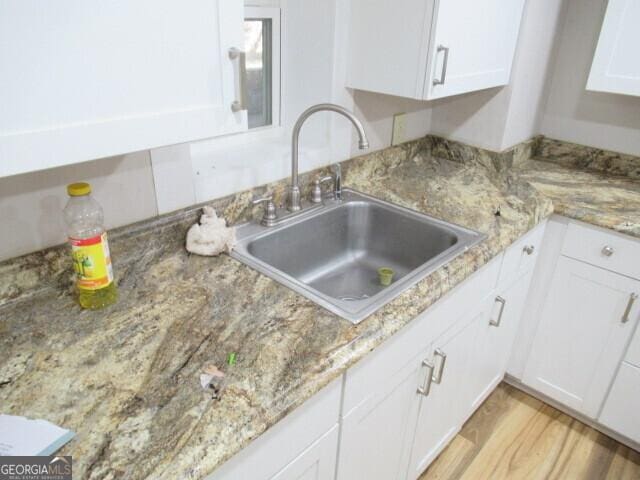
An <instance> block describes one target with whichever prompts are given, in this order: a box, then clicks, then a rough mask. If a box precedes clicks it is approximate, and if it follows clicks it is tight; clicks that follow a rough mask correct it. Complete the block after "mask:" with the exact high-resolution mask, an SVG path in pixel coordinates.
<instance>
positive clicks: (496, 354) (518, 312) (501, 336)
mask: <svg viewBox="0 0 640 480" xmlns="http://www.w3.org/2000/svg"><path fill="white" fill-rule="evenodd" d="M532 276H533V273H532V272H529V273H526V274H525V275H523V276H521V277H520V278H519V279H517V280H516V281H515V283H513V284H508V285H507V286H505V287H502V288H501V289H499V290H498V291H497V293H496V294H495V295H492V296H491V297H490V298H488V299H487V301H485V305H484V312H486V313H485V314H484V316H483V317H481V318H479V322H478V327H477V328H478V331H477V337H476V342H475V345H474V348H475V354H474V361H473V362H472V364H471V372H470V379H469V380H470V382H472V384H473V385H474V386H473V392H474V398H473V400H472V403H471V408H470V411H471V412H473V411H475V409H477V408H478V407H479V406H480V405H481V404H482V402H484V400H485V399H486V398H487V397H488V396H489V394H490V393H491V392H492V391H493V389H494V388H495V387H496V386H497V385H498V384H499V383H500V382H501V381H502V379H503V377H504V374H505V371H506V369H507V361H508V359H509V355H510V353H511V349H512V346H513V343H514V340H515V337H516V333H517V331H518V327H519V324H520V318H521V317H522V314H523V310H524V307H525V302H526V300H527V294H528V292H529V285H530V284H531V278H532Z"/></svg>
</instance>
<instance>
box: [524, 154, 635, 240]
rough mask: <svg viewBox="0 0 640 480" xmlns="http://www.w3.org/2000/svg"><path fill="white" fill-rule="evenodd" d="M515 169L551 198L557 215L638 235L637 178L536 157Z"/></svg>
mask: <svg viewBox="0 0 640 480" xmlns="http://www.w3.org/2000/svg"><path fill="white" fill-rule="evenodd" d="M516 172H517V173H518V176H519V178H520V179H521V180H523V181H526V182H528V183H529V184H531V185H533V186H534V187H535V188H536V190H538V191H540V192H541V193H543V194H544V195H545V196H546V197H548V198H550V199H551V201H552V202H553V207H554V211H555V213H557V214H558V215H563V216H565V217H569V218H573V219H575V220H580V221H583V222H586V223H590V224H592V225H596V226H599V227H604V228H609V229H611V230H615V231H616V232H619V233H623V234H626V235H631V236H634V237H639V238H640V179H634V178H629V177H623V176H616V175H607V174H605V173H599V172H593V171H586V170H579V169H576V168H572V167H568V166H563V165H558V164H556V163H551V162H549V161H537V160H529V161H526V162H524V163H523V164H521V165H519V166H518V168H517V169H516Z"/></svg>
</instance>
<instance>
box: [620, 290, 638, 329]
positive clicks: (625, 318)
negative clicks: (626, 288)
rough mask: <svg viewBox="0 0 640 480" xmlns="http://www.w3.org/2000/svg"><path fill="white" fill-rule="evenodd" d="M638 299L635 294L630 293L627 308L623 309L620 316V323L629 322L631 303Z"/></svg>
mask: <svg viewBox="0 0 640 480" xmlns="http://www.w3.org/2000/svg"><path fill="white" fill-rule="evenodd" d="M637 299H638V294H637V293H632V294H631V295H629V301H628V302H627V308H625V309H624V313H623V314H622V323H627V322H628V321H629V314H630V313H631V309H632V308H633V303H634V302H635V301H636V300H637Z"/></svg>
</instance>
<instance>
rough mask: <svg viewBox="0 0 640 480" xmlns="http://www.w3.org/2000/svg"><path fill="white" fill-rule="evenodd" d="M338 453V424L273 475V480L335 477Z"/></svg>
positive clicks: (321, 479) (308, 479) (329, 479)
mask: <svg viewBox="0 0 640 480" xmlns="http://www.w3.org/2000/svg"><path fill="white" fill-rule="evenodd" d="M337 454H338V426H337V425H336V426H335V427H333V428H332V429H331V430H329V431H328V432H327V433H326V434H325V435H323V436H322V437H321V438H320V439H318V440H317V441H316V442H315V443H314V444H313V445H311V446H310V447H309V448H307V449H306V450H305V451H304V452H302V453H301V454H300V455H299V456H298V457H297V458H296V459H295V460H293V461H292V462H291V463H290V464H289V465H287V466H286V467H284V468H283V469H282V470H280V471H279V472H278V473H276V474H275V475H274V476H273V477H271V480H331V479H333V478H335V473H336V456H337Z"/></svg>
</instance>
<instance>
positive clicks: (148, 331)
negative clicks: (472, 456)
mask: <svg viewBox="0 0 640 480" xmlns="http://www.w3.org/2000/svg"><path fill="white" fill-rule="evenodd" d="M532 148H533V147H532V145H531V144H527V145H523V146H522V147H521V148H519V149H515V150H513V151H510V152H508V154H499V155H498V156H496V155H493V154H490V153H487V152H484V151H471V149H466V150H465V148H462V147H459V146H455V145H454V144H451V143H450V142H446V141H443V140H441V139H437V138H433V137H428V138H426V139H423V140H421V141H417V142H412V143H409V144H405V145H403V146H400V147H394V148H390V149H387V150H385V151H383V152H377V153H373V154H370V155H367V156H363V157H359V158H357V159H354V160H351V161H349V162H345V164H344V167H343V173H344V183H345V185H346V186H349V187H351V188H354V189H356V190H360V191H363V192H365V193H369V194H371V195H375V196H378V197H380V198H383V199H385V200H388V201H391V202H395V203H398V204H401V205H403V206H406V207H409V208H413V209H416V210H420V211H423V212H426V213H429V214H431V215H433V216H435V217H438V218H442V219H444V220H448V221H452V222H455V223H458V224H461V225H463V226H466V227H469V228H472V229H476V230H478V231H481V232H483V233H486V234H487V235H488V236H487V239H486V240H485V241H483V242H482V243H481V244H479V245H477V246H476V247H474V248H472V249H471V250H469V251H468V252H466V253H464V254H463V255H461V256H459V257H458V258H457V259H455V260H454V261H452V262H451V263H449V264H448V265H446V266H444V267H442V268H441V269H439V270H438V271H436V272H434V273H433V274H431V275H430V276H428V277H427V278H425V279H424V280H423V281H421V282H420V283H418V284H417V285H416V286H414V287H413V288H411V289H409V290H407V291H406V292H405V293H403V294H402V295H400V296H399V297H398V298H396V299H395V300H394V301H392V302H391V303H389V304H387V305H386V306H385V307H383V308H381V309H380V310H379V311H378V312H376V313H375V314H373V315H371V316H370V317H368V318H367V319H365V320H364V321H363V322H362V323H360V324H359V325H357V326H353V325H351V324H350V323H349V322H347V321H345V320H342V319H340V318H338V317H336V316H334V315H333V314H331V313H329V312H327V311H326V310H324V309H322V308H320V307H318V306H316V305H315V304H314V303H313V302H311V301H309V300H307V299H305V298H303V297H301V296H299V295H297V294H296V293H294V292H293V291H291V290H289V289H287V288H285V287H283V286H281V285H279V284H278V283H276V282H275V281H272V280H270V279H268V278H267V277H265V276H263V275H261V274H259V273H257V272H255V271H253V270H251V269H250V268H248V267H246V266H245V265H243V264H241V263H239V262H237V261H235V260H233V259H232V258H230V257H229V256H227V255H223V256H220V257H217V258H207V257H198V256H193V255H189V254H187V253H186V251H185V250H184V248H183V244H184V236H185V233H186V230H187V228H188V226H189V225H190V224H192V223H193V222H194V221H195V220H196V218H197V215H198V212H197V210H196V209H190V210H187V211H184V212H178V213H176V214H172V215H170V216H166V217H162V218H159V219H156V220H153V221H150V222H146V223H141V224H137V225H133V226H130V227H126V228H123V229H119V230H115V231H113V232H111V248H112V254H113V257H114V260H115V269H116V274H117V281H118V287H119V293H120V299H119V302H118V303H117V305H115V306H113V307H110V308H109V309H106V310H103V311H98V312H91V311H82V310H81V309H80V308H79V307H78V306H77V305H76V304H75V302H74V300H73V297H72V295H71V294H70V292H71V280H70V274H69V260H68V258H67V255H68V254H67V252H66V249H65V248H64V247H56V248H52V249H48V250H45V251H42V252H38V253H36V254H31V255H27V256H24V257H20V258H17V259H13V260H10V261H7V262H4V263H0V351H1V352H2V355H1V356H0V411H1V412H3V413H9V414H15V415H26V416H29V417H32V418H45V419H47V420H50V421H52V422H54V423H56V424H59V425H62V426H64V427H66V428H70V429H72V430H74V431H76V432H77V436H76V437H75V439H74V440H72V441H71V442H70V443H69V444H68V445H67V446H65V447H64V448H63V449H62V451H61V453H62V454H67V455H73V457H74V473H75V474H76V478H83V479H85V478H92V479H98V478H100V479H108V478H109V479H110V478H128V479H142V478H153V479H156V478H193V479H196V478H198V479H199V478H203V477H205V476H206V475H207V474H209V473H211V472H212V471H214V470H215V469H216V467H218V466H219V465H221V464H222V463H223V462H224V461H225V460H227V459H228V458H230V457H231V456H232V455H233V454H235V453H237V452H238V451H239V450H240V449H242V448H243V447H245V446H246V445H247V444H248V443H249V442H250V441H251V440H252V439H254V438H256V437H257V436H258V435H260V434H261V433H263V432H264V431H265V430H266V429H268V428H269V427H270V426H271V425H273V424H274V423H275V422H277V421H278V420H280V419H281V418H283V417H284V416H285V415H286V414H287V413H288V412H290V411H291V410H292V409H294V408H296V407H297V406H299V405H301V404H302V403H303V402H304V401H305V400H307V399H308V398H310V397H311V396H312V395H314V394H315V393H316V392H317V391H319V390H320V389H321V388H322V387H323V386H325V385H327V384H329V383H330V382H331V381H332V380H334V379H335V378H337V377H338V376H339V375H341V374H342V373H343V372H344V371H345V370H346V369H347V368H349V367H350V366H351V365H353V364H354V363H355V362H357V361H358V360H359V359H361V358H362V357H363V356H365V355H366V354H367V353H369V352H370V351H371V350H373V349H374V348H376V347H377V346H378V345H380V344H381V343H382V342H383V341H384V340H386V339H388V338H389V337H390V336H391V335H393V334H394V333H395V332H397V331H398V330H399V329H401V328H402V327H403V326H405V325H406V324H407V323H409V322H411V321H412V320H413V319H414V318H415V317H416V316H417V315H418V314H419V313H420V312H422V311H424V310H425V309H426V308H428V307H429V306H430V305H431V304H433V303H434V302H435V301H437V300H438V298H440V297H441V296H442V295H443V294H444V293H446V292H447V291H448V290H450V289H451V288H453V287H454V286H455V285H457V284H459V283H460V282H461V281H463V280H464V279H465V278H467V277H468V276H469V275H470V274H471V273H473V272H474V271H476V270H477V269H478V268H479V267H481V266H482V265H484V264H485V263H487V262H488V261H489V260H490V259H491V258H493V257H494V256H495V255H497V254H499V253H500V252H501V251H503V250H504V249H505V248H507V247H508V246H509V245H510V244H511V243H512V242H513V241H515V240H516V239H517V238H518V237H520V236H521V235H522V234H524V233H525V232H526V231H528V230H529V229H531V228H532V227H534V226H535V225H536V224H537V223H539V222H540V221H542V220H543V219H544V218H545V217H547V216H549V215H550V214H551V213H552V211H553V205H552V203H551V201H550V198H552V199H554V200H556V199H555V195H559V198H564V197H562V191H563V190H562V186H561V185H562V184H563V182H569V181H570V179H574V180H575V178H576V177H575V175H571V174H568V175H567V177H564V176H563V175H564V174H562V173H559V172H560V167H558V170H557V171H556V169H549V171H547V170H546V169H545V168H544V166H541V165H540V162H534V161H530V160H526V158H528V157H529V156H530V154H531V151H532ZM511 167H513V168H511ZM549 172H552V173H549ZM317 173H318V172H314V173H313V174H314V175H315V174H317ZM569 177H571V178H569ZM308 178H309V177H308V176H305V177H303V179H302V180H303V181H304V180H305V179H308ZM589 178H591V177H589ZM525 179H526V180H525ZM529 182H531V183H529ZM284 185H285V182H279V183H277V184H274V185H271V186H269V189H273V190H275V192H276V194H277V196H278V197H279V198H281V197H282V193H283V191H284ZM532 185H534V186H535V188H534V186H532ZM573 185H574V187H572V188H567V190H565V191H567V192H568V191H571V192H574V191H575V192H579V191H580V188H579V186H575V182H574V184H573ZM617 185H618V184H617V183H616V188H618V187H617ZM605 190H606V191H608V190H607V188H606V187H603V191H605ZM629 190H630V191H631V192H632V194H633V195H635V197H634V198H636V199H637V196H638V190H637V188H636V189H635V190H634V189H633V188H631V187H629ZM603 191H599V190H595V189H592V188H591V187H589V191H585V192H583V195H584V197H582V198H583V200H584V203H588V202H589V199H591V201H593V203H594V204H597V203H598V202H599V197H598V196H596V195H595V194H594V193H595V192H600V193H599V194H603ZM541 192H543V193H541ZM254 193H255V192H254ZM251 194H252V192H244V193H242V194H238V195H235V196H231V197H228V198H225V199H222V200H219V201H216V202H213V204H214V206H215V207H216V208H217V209H218V211H219V212H220V213H222V214H224V215H225V217H226V218H228V219H230V220H231V221H232V222H239V221H242V220H245V219H247V218H250V217H252V216H255V217H257V216H258V215H259V211H258V210H257V209H254V210H250V209H248V208H247V207H246V205H247V204H248V200H249V198H250V196H251ZM547 194H549V196H547ZM577 194H578V193H576V195H577ZM589 195H591V196H590V197H588V196H589ZM620 195H623V193H620ZM567 198H577V197H572V195H569V196H568V197H567ZM636 201H637V200H636ZM572 202H574V201H573V200H568V201H567V205H569V206H573V207H574V210H571V207H567V208H566V211H567V212H569V211H574V212H575V211H576V210H575V208H578V209H580V208H582V207H575V205H576V203H572ZM607 205H608V204H607ZM498 207H500V211H501V215H500V216H496V215H495V211H496V209H497V208H498ZM610 212H611V215H623V213H621V212H620V211H618V210H617V207H615V208H612V209H610ZM637 212H638V210H637V209H636V210H635V215H636V216H637ZM561 213H564V212H561ZM567 214H568V213H567ZM600 214H601V215H609V210H608V207H607V206H606V205H605V206H604V207H603V210H602V211H601V212H600ZM574 218H579V219H581V220H585V219H586V218H588V217H587V216H586V215H585V216H580V215H578V214H577V213H576V214H575V217H574ZM637 220H638V219H637V217H630V218H629V219H627V221H631V222H637ZM587 221H588V220H587ZM602 223H606V224H607V225H609V224H610V223H611V224H613V223H615V222H609V221H608V220H607V221H606V222H602ZM602 223H601V224H602ZM615 224H616V225H617V223H615ZM629 232H631V233H632V234H633V233H634V232H635V234H638V229H637V223H636V226H635V227H630V229H629ZM229 352H237V358H238V362H237V364H236V365H235V367H233V369H232V370H230V371H228V372H227V385H226V389H225V391H224V394H223V395H222V398H221V399H220V400H213V399H212V398H211V395H210V393H208V392H205V391H204V390H203V389H202V388H201V387H200V384H199V374H200V371H201V369H202V367H203V366H204V365H206V364H210V363H213V364H216V365H224V363H225V358H226V356H227V354H228V353H229ZM169 467H170V468H169Z"/></svg>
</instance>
